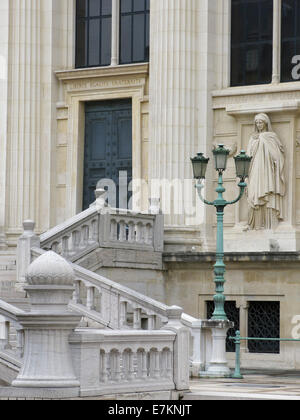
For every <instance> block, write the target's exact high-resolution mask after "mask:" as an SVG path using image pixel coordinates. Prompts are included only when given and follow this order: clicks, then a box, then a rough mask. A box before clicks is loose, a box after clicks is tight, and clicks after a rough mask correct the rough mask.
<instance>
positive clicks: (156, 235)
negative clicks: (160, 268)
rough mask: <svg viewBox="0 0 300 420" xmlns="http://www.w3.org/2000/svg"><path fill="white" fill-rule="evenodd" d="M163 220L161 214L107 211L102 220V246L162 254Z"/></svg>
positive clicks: (100, 238)
mask: <svg viewBox="0 0 300 420" xmlns="http://www.w3.org/2000/svg"><path fill="white" fill-rule="evenodd" d="M163 220H164V219H163V215H161V214H142V213H140V214H137V213H134V212H132V211H129V210H128V211H124V210H118V209H114V210H113V211H107V212H105V214H103V215H101V219H100V235H99V242H100V246H101V247H106V248H126V249H136V250H142V251H155V252H162V251H163V232H164V221H163Z"/></svg>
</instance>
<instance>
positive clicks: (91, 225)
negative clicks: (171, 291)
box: [0, 203, 201, 393]
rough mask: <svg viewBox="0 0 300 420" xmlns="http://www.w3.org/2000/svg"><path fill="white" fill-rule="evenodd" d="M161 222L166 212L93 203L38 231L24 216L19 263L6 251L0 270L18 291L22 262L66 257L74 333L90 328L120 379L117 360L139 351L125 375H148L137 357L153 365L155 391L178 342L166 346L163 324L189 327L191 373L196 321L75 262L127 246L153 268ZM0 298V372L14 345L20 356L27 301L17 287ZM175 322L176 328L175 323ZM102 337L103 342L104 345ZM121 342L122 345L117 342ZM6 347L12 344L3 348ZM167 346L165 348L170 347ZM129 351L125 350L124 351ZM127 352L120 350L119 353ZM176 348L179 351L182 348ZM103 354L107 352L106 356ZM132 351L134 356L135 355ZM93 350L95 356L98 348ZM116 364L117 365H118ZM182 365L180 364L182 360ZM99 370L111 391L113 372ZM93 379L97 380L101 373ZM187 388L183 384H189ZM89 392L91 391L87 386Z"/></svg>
mask: <svg viewBox="0 0 300 420" xmlns="http://www.w3.org/2000/svg"><path fill="white" fill-rule="evenodd" d="M163 228H164V222H163V216H162V215H161V214H159V213H157V214H137V213H134V212H131V211H124V210H120V209H107V208H103V207H102V208H99V206H97V203H96V204H95V205H94V206H91V207H90V208H89V209H88V210H86V211H84V212H82V213H80V214H79V215H76V216H75V217H73V218H72V219H70V220H68V221H66V222H65V223H63V224H61V225H59V226H57V227H55V228H54V229H51V230H50V231H49V232H46V233H45V234H43V235H41V236H40V237H37V236H36V235H35V234H34V223H33V222H30V221H27V222H24V234H23V235H22V236H21V237H20V239H19V244H18V250H17V258H18V266H17V267H16V257H15V255H12V254H10V255H7V257H8V258H7V259H6V260H5V258H4V257H3V262H4V264H3V268H5V270H3V272H5V273H8V272H10V275H11V281H12V282H14V283H15V282H16V285H17V290H22V287H23V286H24V284H25V282H26V278H25V274H26V271H27V268H28V266H29V265H30V264H31V263H32V262H33V261H34V260H36V259H38V258H39V257H41V256H42V255H44V254H46V253H47V252H48V251H49V250H52V251H54V252H55V253H57V254H59V255H61V256H62V257H63V258H65V259H66V260H67V261H68V262H69V264H71V266H72V268H73V270H74V273H75V282H74V286H75V290H74V293H73V299H72V300H71V301H70V304H69V308H70V309H71V310H72V311H75V312H76V313H79V314H81V316H82V319H81V322H80V324H79V329H78V333H76V334H79V332H80V331H81V334H83V336H84V334H92V335H93V336H94V340H96V342H97V346H100V348H101V346H104V348H103V350H101V358H102V359H101V360H100V362H99V363H100V364H102V365H103V363H104V361H103V360H105V363H104V366H106V364H107V363H108V365H109V366H110V368H109V372H112V371H113V370H114V369H117V370H116V373H115V375H117V376H118V377H119V376H120V372H121V371H122V369H124V366H122V360H123V358H124V357H125V358H128V357H136V359H133V361H131V362H130V363H132V365H130V366H132V367H131V368H130V369H132V371H131V373H130V375H131V380H133V378H134V377H135V376H136V375H146V376H145V378H147V373H145V372H146V371H145V372H144V371H142V370H139V372H135V370H134V369H135V367H136V365H135V363H140V364H142V365H143V366H144V364H145V366H146V365H147V363H150V367H149V369H150V371H151V372H150V371H149V372H150V373H149V375H150V377H149V379H150V383H149V384H148V385H146V386H145V390H146V389H151V390H152V391H155V389H159V387H161V386H162V383H165V382H164V381H166V380H167V379H168V378H171V376H172V375H173V373H172V372H171V358H173V357H175V355H176V354H177V353H176V352H177V351H176V350H173V349H172V346H173V345H175V344H171V343H172V340H173V341H174V338H172V337H171V336H170V337H168V335H167V333H166V332H164V331H163V330H165V329H166V327H167V326H169V325H170V326H171V329H172V328H173V327H172V325H173V324H174V326H175V325H177V324H178V322H179V330H180V329H181V328H182V329H183V330H182V331H183V332H182V334H186V333H184V331H186V332H187V333H188V335H187V337H188V336H190V341H191V349H192V351H191V360H190V369H191V372H193V370H196V371H197V367H198V365H197V364H198V362H199V361H198V358H197V350H195V349H200V341H199V340H200V330H201V325H200V324H199V320H196V319H194V318H192V317H190V316H188V315H186V314H182V309H181V308H178V307H169V306H167V305H165V304H162V303H161V302H158V301H156V300H154V299H151V298H149V297H147V296H145V295H143V294H140V293H137V292H135V291H133V290H131V289H129V288H127V287H125V286H122V285H120V284H118V283H116V282H114V281H112V280H109V279H107V278H105V277H103V276H101V275H99V274H97V273H94V272H92V271H90V270H88V269H86V268H83V267H82V266H80V265H78V264H77V262H79V261H81V260H82V258H85V257H86V256H89V255H90V254H92V253H93V252H94V251H95V250H97V249H99V250H105V252H106V254H109V252H111V251H112V252H113V254H114V256H116V255H118V252H119V251H120V255H121V254H122V257H124V252H126V251H131V252H134V253H139V256H140V258H143V257H142V254H143V253H144V255H145V260H146V256H147V255H149V254H151V255H152V256H154V257H155V258H152V260H153V261H155V262H154V265H153V267H154V269H156V268H157V263H156V262H157V261H158V262H159V260H160V259H161V256H162V251H163ZM158 264H159V263H158ZM4 278H6V279H7V278H9V276H7V277H5V274H4ZM12 290H14V288H12ZM2 296H4V301H0V315H2V317H4V319H6V324H5V325H6V327H5V328H6V343H5V342H4V343H3V340H2V349H4V351H2V352H1V351H0V373H1V357H2V360H4V359H5V357H7V361H8V362H10V357H11V351H12V350H14V351H15V359H14V360H15V365H17V364H18V363H19V364H21V363H22V361H21V358H20V357H22V354H23V351H24V336H23V332H22V328H20V327H21V326H20V325H19V324H18V322H17V320H18V314H22V313H24V311H25V312H27V311H28V310H29V306H28V301H27V300H26V299H24V294H22V293H21V292H17V293H15V292H14V293H13V292H12V291H10V295H9V293H8V295H7V297H6V295H5V294H4V295H2ZM5 301H6V302H9V303H11V305H8V304H7V303H6V302H5ZM20 311H21V312H20ZM176 323H177V324H176ZM180 325H181V327H180ZM168 328H170V327H168ZM176 328H178V325H177V326H176ZM100 331H103V333H102V335H99V332H100ZM188 331H189V332H188ZM76 334H75V336H76ZM134 337H136V338H134ZM162 337H166V340H169V341H168V342H166V344H159V345H158V344H156V345H154V343H156V342H157V343H159V342H161V341H162ZM74 340H75V342H76V343H77V341H76V339H75V338H73V341H74ZM103 340H104V342H103ZM139 341H142V342H145V344H143V345H141V349H144V350H142V353H140V350H141V349H139V348H138V347H137V345H136V344H137V343H138V342H139ZM187 341H188V340H186V339H184V343H185V346H187V347H186V349H187V348H188V343H187ZM151 342H152V343H153V344H152V345H151V344H150V343H151ZM80 343H81V341H80ZM104 343H107V344H105V345H104ZM121 343H123V344H122V345H121ZM124 343H127V345H126V346H128V348H127V349H126V346H125V347H124ZM162 343H163V342H162ZM174 343H176V341H175V342H174ZM78 345H81V346H84V344H76V347H78ZM120 345H121V348H122V349H123V350H121V349H120V350H117V351H120V354H121V355H122V354H123V355H122V356H121V357H120V358H119V357H118V356H116V349H118V348H119V347H120ZM176 345H177V344H176ZM152 346H153V348H152ZM7 348H8V349H9V350H5V349H7ZM155 348H156V350H155ZM164 348H169V350H168V352H167V353H166V352H165V350H164ZM128 349H129V353H127V352H128ZM130 349H131V350H130ZM124 350H125V353H123V352H124ZM194 350H195V351H194ZM173 351H175V353H173ZM181 351H184V350H183V348H182V350H181ZM106 352H108V353H107V354H106ZM145 352H146V353H145ZM147 353H149V354H148V359H147V358H146V354H147ZM97 354H98V353H97ZM134 354H136V356H133V355H134ZM131 355H132V356H131ZM98 356H100V353H99V355H98ZM98 356H97V357H98ZM141 357H145V359H143V360H142V359H141ZM104 358H105V359H104ZM183 359H184V358H183ZM124 360H125V359H124ZM134 360H135V362H134ZM147 360H148V361H147ZM138 361H139V362H138ZM119 363H121V365H120V366H119ZM174 363H175V362H174ZM176 363H177V362H176ZM179 363H181V362H180V361H179ZM182 363H183V360H182ZM142 365H141V366H142ZM160 365H161V366H164V369H163V370H162V371H161V372H160V369H159V366H160ZM151 366H152V367H151ZM79 368H80V369H81V370H82V375H84V374H85V368H84V367H82V366H79V367H78V369H79ZM139 369H140V368H139ZM176 369H178V368H176ZM188 371H189V369H188V363H187V366H186V367H185V368H183V369H181V372H188ZM9 373H11V372H9ZM12 374H13V373H12ZM78 374H79V376H80V375H81V374H80V372H79V373H78ZM127 374H128V372H127ZM162 374H163V375H165V377H164V378H163V382H161V379H159V378H161V375H162ZM101 375H102V376H101ZM101 375H100V376H101V377H102V378H104V379H105V384H106V385H105V389H109V390H110V393H111V392H112V391H113V389H114V388H115V387H116V385H115V384H114V379H113V374H112V373H110V375H112V377H111V379H110V376H109V377H107V372H106V368H104V371H103V372H102V373H101ZM121 377H122V375H121ZM0 379H1V377H0ZM97 381H98V382H97V383H98V385H99V378H98V379H97ZM111 381H112V382H111ZM168 381H169V382H168V384H169V385H168V386H167V389H172V387H171V388H170V384H171V383H172V381H171V382H170V380H169V379H168ZM184 381H185V380H184ZM184 381H183V382H184ZM83 382H84V381H83ZM100 382H101V381H100ZM133 382H134V381H133ZM155 382H156V383H157V386H158V388H157V386H156V385H155ZM179 382H180V381H179ZM159 384H160V385H159ZM124 386H125V384H123V385H122V384H121V383H120V389H123V388H124ZM122 387H123V388H122ZM136 387H137V385H136V384H135V388H134V387H133V388H132V389H136ZM125 388H126V387H125ZM125 388H124V389H125ZM129 388H130V387H129ZM184 388H186V385H185V386H184ZM86 392H87V393H89V392H90V391H89V389H87V390H86ZM101 392H102V391H101Z"/></svg>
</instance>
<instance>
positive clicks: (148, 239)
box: [145, 223, 153, 245]
mask: <svg viewBox="0 0 300 420" xmlns="http://www.w3.org/2000/svg"><path fill="white" fill-rule="evenodd" d="M152 243H153V227H152V225H151V224H150V223H148V224H147V225H146V227H145V244H146V245H152Z"/></svg>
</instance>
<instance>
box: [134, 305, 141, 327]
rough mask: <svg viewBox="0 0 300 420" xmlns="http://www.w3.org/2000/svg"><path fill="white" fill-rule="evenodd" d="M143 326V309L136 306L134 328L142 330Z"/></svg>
mask: <svg viewBox="0 0 300 420" xmlns="http://www.w3.org/2000/svg"><path fill="white" fill-rule="evenodd" d="M141 328H142V310H141V308H135V309H134V310H133V329H134V330H140V329H141Z"/></svg>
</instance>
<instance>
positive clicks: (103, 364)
mask: <svg viewBox="0 0 300 420" xmlns="http://www.w3.org/2000/svg"><path fill="white" fill-rule="evenodd" d="M108 362H109V355H108V354H107V353H106V352H105V351H103V350H102V351H101V352H100V379H101V381H102V382H103V383H104V384H106V383H107V382H108V380H109V375H108V369H107V366H108Z"/></svg>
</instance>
